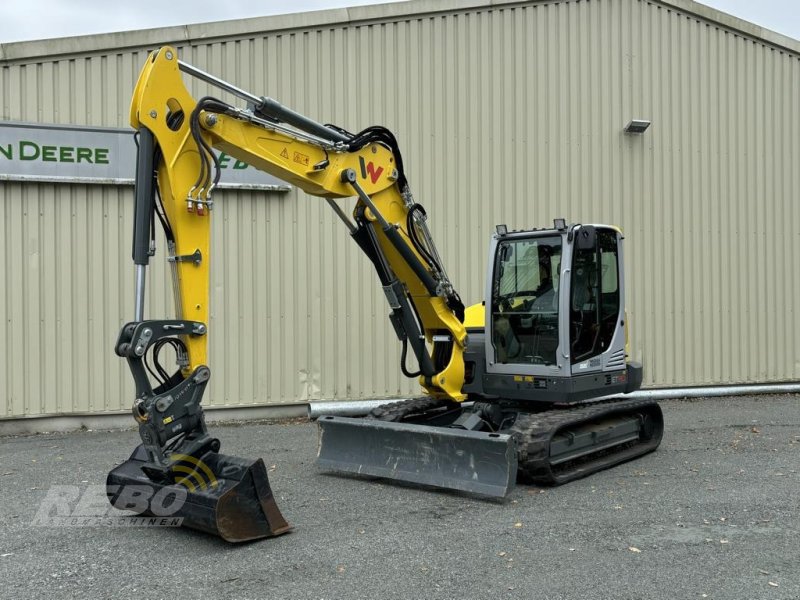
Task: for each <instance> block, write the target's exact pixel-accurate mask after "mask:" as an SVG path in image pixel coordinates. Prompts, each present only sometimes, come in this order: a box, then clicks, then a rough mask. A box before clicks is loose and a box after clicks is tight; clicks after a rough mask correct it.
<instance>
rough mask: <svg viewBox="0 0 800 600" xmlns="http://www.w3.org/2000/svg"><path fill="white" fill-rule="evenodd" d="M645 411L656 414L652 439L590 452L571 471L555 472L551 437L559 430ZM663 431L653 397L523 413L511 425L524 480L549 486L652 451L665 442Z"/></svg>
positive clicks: (658, 408) (520, 471)
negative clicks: (551, 459) (551, 456)
mask: <svg viewBox="0 0 800 600" xmlns="http://www.w3.org/2000/svg"><path fill="white" fill-rule="evenodd" d="M641 412H647V413H649V414H650V415H651V417H655V420H654V422H653V423H652V424H653V425H654V427H655V429H654V432H653V435H652V437H651V438H650V439H648V440H641V441H639V442H638V443H635V444H633V445H626V446H623V447H622V448H612V449H610V450H608V451H605V452H600V453H598V454H595V455H590V456H589V457H588V460H585V461H580V462H577V463H576V464H575V465H572V467H573V468H571V469H569V470H560V471H554V469H553V466H552V465H551V464H550V440H551V439H552V438H553V436H554V435H555V433H556V432H557V431H558V430H560V429H564V428H566V427H569V426H577V425H580V424H582V423H586V422H587V421H596V420H598V419H603V418H605V417H609V416H612V415H617V414H620V413H628V414H630V413H641ZM663 430H664V423H663V417H662V416H661V408H660V407H659V406H658V403H657V402H655V401H653V400H608V401H605V402H602V403H598V404H592V405H589V406H581V407H578V408H571V409H558V410H549V411H546V412H542V413H533V414H524V413H523V414H520V415H519V416H518V417H517V420H516V422H515V423H514V425H513V426H512V428H511V432H512V435H514V438H515V439H516V441H517V448H518V453H519V454H518V461H519V475H520V479H521V480H522V481H524V482H527V483H536V484H546V485H560V484H562V483H567V482H568V481H572V480H574V479H579V478H581V477H586V476H587V475H591V474H592V473H596V472H597V471H601V470H603V469H607V468H609V467H612V466H614V465H616V464H619V463H621V462H625V461H628V460H632V459H634V458H637V457H639V456H642V455H643V454H647V453H648V452H652V451H653V450H655V449H656V448H657V447H658V445H659V443H661V436H662V434H663Z"/></svg>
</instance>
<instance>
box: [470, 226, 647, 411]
mask: <svg viewBox="0 0 800 600" xmlns="http://www.w3.org/2000/svg"><path fill="white" fill-rule="evenodd" d="M622 239H623V238H622V235H621V233H620V231H619V230H618V229H616V228H614V227H611V226H608V225H577V224H575V225H569V226H567V225H566V224H565V222H564V220H563V219H557V220H556V222H555V225H554V227H553V228H552V229H538V230H537V229H535V230H530V231H512V232H509V231H508V230H507V229H506V228H505V226H498V228H497V233H496V234H495V235H494V236H493V237H492V243H491V245H490V249H489V274H488V277H487V290H486V302H485V311H486V316H485V324H486V330H485V336H484V344H485V350H484V351H485V373H483V387H484V390H485V392H487V393H492V394H497V395H500V396H502V395H504V392H505V393H508V392H510V391H511V390H512V389H513V390H514V392H515V393H514V394H513V396H514V397H518V396H519V392H520V391H524V390H526V389H529V390H530V396H531V399H537V400H539V399H545V400H549V401H561V402H564V401H577V400H580V399H585V398H589V397H596V396H598V395H602V393H605V392H606V390H605V389H600V388H609V389H608V390H607V392H608V393H616V392H619V391H632V390H631V389H628V388H629V387H631V386H630V384H629V382H628V372H629V365H627V364H626V360H625V358H626V354H625V343H626V334H625V306H624V288H623V277H622ZM630 367H632V368H633V369H634V370H635V369H638V371H636V372H635V373H633V380H634V381H632V382H630V383H633V384H635V388H633V389H636V388H638V385H640V382H641V368H640V367H638V366H637V365H632V366H630ZM637 379H638V382H637V381H635V380H637ZM598 390H599V392H600V393H598ZM509 395H510V396H512V394H510V393H509Z"/></svg>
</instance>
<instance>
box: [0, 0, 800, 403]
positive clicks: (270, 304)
mask: <svg viewBox="0 0 800 600" xmlns="http://www.w3.org/2000/svg"><path fill="white" fill-rule="evenodd" d="M163 44H173V45H175V46H177V48H178V50H179V54H180V57H181V59H182V60H184V61H187V62H190V63H192V64H194V65H196V66H198V67H200V68H202V69H204V70H206V71H209V72H211V73H213V74H215V75H217V76H220V77H222V78H223V79H226V80H228V81H231V82H233V83H235V84H237V85H238V86H239V87H242V88H245V89H247V90H249V91H252V92H254V93H258V94H263V95H267V96H271V97H273V98H276V99H278V100H279V101H281V102H282V103H283V104H285V105H287V106H289V107H291V108H293V109H295V110H297V111H299V112H302V113H304V114H306V115H308V116H310V117H312V118H315V119H317V120H320V121H322V122H332V123H336V124H338V125H340V126H343V127H345V128H347V129H349V130H351V131H355V130H359V129H361V128H364V127H367V126H369V125H372V124H383V125H386V126H387V127H389V128H390V129H392V130H393V131H394V132H395V133H396V134H397V136H398V138H399V141H400V144H401V148H402V149H403V152H404V159H405V161H406V165H407V172H408V175H409V180H410V183H411V186H412V189H413V190H414V192H415V196H416V198H417V200H418V201H419V202H421V203H422V204H423V205H424V206H425V207H426V208H427V210H428V213H429V216H430V219H431V225H432V229H433V233H434V237H435V238H436V239H437V242H438V245H439V250H440V252H441V254H442V257H443V259H444V262H445V266H446V268H447V269H448V272H449V274H450V276H451V278H452V279H453V281H454V282H455V284H456V286H457V287H458V289H459V290H460V293H461V295H462V297H463V298H464V299H465V301H467V302H475V301H480V300H481V296H482V292H483V282H484V278H485V263H486V247H487V243H488V239H489V235H490V233H491V232H492V231H493V229H494V226H495V224H497V223H506V224H508V225H509V227H511V228H528V227H532V226H545V225H548V224H549V223H551V222H552V218H553V217H560V216H565V217H567V218H568V219H569V220H571V221H582V222H610V223H614V224H618V225H620V226H622V228H623V230H624V231H625V234H626V244H627V248H626V258H627V265H626V269H627V277H628V284H627V289H628V297H627V301H628V313H629V318H630V321H631V325H632V327H631V349H632V358H633V359H636V360H641V361H642V362H643V363H644V364H645V385H648V386H671V385H681V386H684V385H702V384H728V383H743V382H777V381H787V380H793V379H797V378H800V341H798V338H800V336H799V335H798V334H799V333H800V330H799V328H798V317H799V315H798V305H797V300H796V299H797V298H799V297H800V273H799V272H798V269H797V268H796V259H795V257H794V248H795V247H797V245H798V243H799V242H800V207H798V192H797V190H798V189H800V169H798V167H797V165H798V164H800V115H798V112H800V111H798V106H800V43H798V42H796V41H794V40H791V39H788V38H785V37H783V36H780V35H777V34H774V33H771V32H766V31H762V30H760V29H759V28H757V27H756V26H753V25H751V24H748V23H745V22H743V21H739V20H737V19H734V18H732V17H728V16H727V15H723V14H722V13H719V12H716V11H714V10H711V9H708V8H706V7H703V6H701V5H698V4H695V3H693V2H690V1H688V0H670V1H663V2H661V1H656V0H652V1H646V0H559V1H555V0H554V1H529V2H502V1H495V2H491V3H487V2H483V3H479V2H475V1H469V0H450V1H444V2H436V1H432V0H415V1H412V2H405V3H397V4H390V5H378V6H371V7H359V8H353V9H346V10H345V9H342V10H331V11H324V12H319V13H307V14H299V15H290V16H283V17H270V18H258V19H248V20H242V21H232V22H222V23H214V24H204V25H191V26H186V27H176V28H169V29H161V30H149V31H141V32H131V33H125V34H109V35H101V36H91V37H82V38H69V39H62V40H49V41H42V42H26V43H18V44H9V45H4V46H2V47H0V103H1V106H2V113H1V114H0V117H1V118H2V120H14V121H28V122H41V123H61V124H66V123H71V124H78V125H101V126H109V127H123V126H126V125H127V116H128V115H127V113H128V107H129V101H130V94H131V92H132V89H133V85H134V83H135V80H136V77H137V75H138V71H139V69H140V67H141V65H142V63H143V61H144V60H145V57H146V55H147V51H148V50H150V49H153V48H156V47H158V46H160V45H163ZM191 89H192V91H193V93H194V94H195V95H197V96H199V95H201V94H203V93H206V92H207V91H209V90H208V89H207V88H206V87H205V86H204V85H197V84H193V86H192V87H191ZM223 97H224V96H223ZM224 99H226V100H228V101H233V99H232V98H229V97H224ZM634 118H644V119H648V120H651V121H652V125H651V126H650V128H649V129H648V130H647V131H646V132H645V133H644V134H643V135H639V136H633V135H626V134H624V133H623V127H624V126H625V124H626V123H627V122H628V121H630V120H631V119H634ZM0 177H1V175H0ZM0 196H2V208H0V232H2V237H3V242H2V244H3V247H2V257H0V281H2V282H3V284H4V289H3V292H2V293H0V337H2V339H3V340H5V343H3V344H0V417H20V416H36V415H53V414H71V413H87V412H91V413H101V412H117V411H122V410H126V409H127V407H128V406H129V405H130V403H131V401H132V399H133V386H132V382H131V381H130V375H129V373H128V372H127V367H126V365H125V364H124V361H122V360H121V359H119V358H117V357H116V356H115V355H114V353H113V350H112V348H113V344H114V341H115V339H116V335H117V333H118V330H119V328H120V326H121V324H122V323H124V322H125V321H126V320H128V319H130V318H131V317H132V315H133V268H132V264H131V261H130V235H131V233H130V232H131V226H132V225H131V220H132V197H133V194H132V188H131V187H128V186H114V185H78V184H58V183H34V182H9V181H0ZM217 200H218V203H217V209H215V212H214V213H213V220H214V224H213V244H214V253H215V254H214V256H213V263H212V289H211V294H212V302H211V311H212V317H211V322H210V340H211V355H210V366H211V369H212V381H211V385H210V396H209V398H207V400H206V404H209V405H214V406H249V405H264V404H285V403H296V402H305V401H309V400H317V399H358V398H368V397H393V396H403V395H407V394H411V393H414V392H415V391H416V389H417V386H416V383H415V382H414V381H408V380H406V379H405V378H404V377H403V376H402V375H401V373H400V369H399V344H398V343H397V341H396V338H395V336H394V334H393V332H392V330H391V327H390V325H389V322H388V319H387V318H386V314H387V312H388V308H387V306H386V301H385V299H384V297H383V294H382V291H381V289H380V286H379V285H378V283H377V279H376V278H375V276H374V274H373V271H372V267H371V266H370V265H369V263H368V261H367V260H366V259H365V257H363V256H362V255H361V253H360V251H359V250H358V248H357V247H356V246H355V244H353V243H352V241H351V240H349V239H348V236H347V235H346V231H345V229H344V228H343V227H342V225H341V223H340V222H339V221H338V219H337V218H336V217H335V215H334V214H333V213H332V212H331V211H330V209H329V208H328V207H327V206H326V205H325V203H324V202H322V201H321V200H320V199H317V198H313V197H310V196H307V195H305V194H303V193H301V192H299V191H297V190H293V191H291V192H289V193H288V194H287V193H284V194H280V193H266V194H265V193H256V192H249V191H235V192H234V191H226V192H222V193H220V195H219V196H218V198H217ZM342 205H343V206H344V205H345V203H342ZM350 206H351V203H347V205H346V209H347V210H349V208H350ZM163 262H164V252H163V244H161V245H160V246H159V254H158V255H157V256H156V258H155V260H154V261H153V269H151V272H152V274H151V276H150V282H151V285H150V287H149V304H148V306H147V314H146V316H149V317H157V316H165V315H170V314H171V312H172V306H171V291H170V288H169V286H168V285H167V278H166V269H165V268H164V266H163Z"/></svg>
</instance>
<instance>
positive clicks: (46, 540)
mask: <svg viewBox="0 0 800 600" xmlns="http://www.w3.org/2000/svg"><path fill="white" fill-rule="evenodd" d="M662 406H663V408H664V413H665V418H666V433H665V436H664V442H663V443H662V445H661V448H660V449H659V451H658V452H656V453H654V454H650V455H649V456H647V457H645V458H642V459H640V460H638V461H635V462H632V463H627V464H625V465H622V466H619V467H617V468H615V469H612V470H609V471H605V472H603V473H600V474H597V475H594V476H592V477H590V478H588V479H584V480H581V481H578V482H574V483H571V484H568V485H566V486H564V487H560V488H550V489H537V488H531V487H526V486H519V487H517V488H516V490H515V491H514V492H513V493H512V494H511V495H510V497H509V498H508V499H507V500H506V501H505V502H502V503H500V502H492V501H485V500H480V499H476V498H474V497H470V496H466V495H462V494H457V493H447V492H435V491H431V490H426V489H419V488H415V487H412V486H408V485H399V484H390V483H386V482H381V481H366V480H362V479H356V478H350V477H340V476H332V475H325V474H321V473H319V472H317V470H316V467H315V466H314V456H315V452H316V426H315V425H313V424H309V423H294V424H278V425H275V424H262V423H255V424H248V425H243V426H227V427H220V426H215V427H214V429H213V431H214V433H215V434H216V435H217V436H218V437H219V438H220V439H221V440H222V444H223V451H224V452H225V453H227V454H236V455H241V456H253V457H254V456H262V457H264V459H265V461H266V464H267V465H268V467H274V468H273V470H272V471H271V473H270V479H271V482H272V486H273V489H274V491H275V494H276V497H277V499H278V503H279V506H280V507H281V509H282V511H283V513H284V515H285V516H286V518H287V519H288V520H289V521H290V522H291V523H292V524H293V525H294V526H295V529H294V531H293V532H292V533H291V534H289V535H285V536H283V537H280V538H276V539H271V540H264V541H260V542H256V543H251V544H244V545H238V546H232V545H228V544H226V543H224V542H222V541H220V540H217V539H215V538H212V537H209V536H206V535H203V534H199V533H196V532H192V531H189V530H186V529H165V528H159V529H156V528H111V527H83V528H64V527H40V526H32V525H31V522H32V521H33V518H34V515H35V514H36V512H37V509H38V508H39V505H40V503H41V501H42V499H43V498H44V497H45V496H46V495H47V493H48V489H49V488H50V486H51V485H54V484H58V485H75V486H80V488H81V490H84V489H90V488H89V486H92V485H98V484H102V483H103V482H104V480H105V474H106V472H107V471H108V470H109V468H110V467H111V466H112V465H114V464H115V463H116V462H118V461H120V460H122V459H124V458H126V457H127V455H128V454H129V452H130V451H131V450H132V449H133V447H134V445H135V444H136V443H137V440H138V436H137V434H136V432H135V431H133V430H130V431H121V432H120V431H117V432H107V431H88V432H78V433H73V434H42V435H33V436H21V437H6V438H0V507H2V508H0V582H2V586H0V597H4V598H54V597H64V598H66V597H82V598H83V597H86V598H111V597H115V598H116V597H128V598H175V597H186V598H280V599H284V598H285V599H303V598H316V599H319V598H325V599H355V598H367V599H384V598H426V599H427V598H454V599H455V598H458V599H471V598H476V599H477V598H520V599H522V598H524V599H526V600H529V599H532V598H552V599H556V598H564V599H566V598H570V599H572V598H596V599H611V598H621V599H626V598H647V599H658V598H665V599H667V598H668V599H670V600H673V599H676V598H680V599H691V598H698V599H699V598H718V599H722V598H724V599H731V598H741V599H748V600H749V599H760V598H765V599H777V598H781V599H787V600H788V599H797V598H800V525H799V524H798V516H799V515H800V398H799V397H798V396H792V395H785V396H761V397H754V398H741V397H740V398H715V399H707V400H698V401H693V402H688V401H666V402H663V403H662Z"/></svg>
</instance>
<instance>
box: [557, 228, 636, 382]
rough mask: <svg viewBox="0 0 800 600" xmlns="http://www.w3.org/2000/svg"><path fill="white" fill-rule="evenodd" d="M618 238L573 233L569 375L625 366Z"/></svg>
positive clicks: (602, 231) (605, 232) (606, 232)
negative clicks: (574, 234)
mask: <svg viewBox="0 0 800 600" xmlns="http://www.w3.org/2000/svg"><path fill="white" fill-rule="evenodd" d="M621 239H622V237H621V235H620V234H619V232H618V231H617V230H615V229H612V228H610V227H594V226H582V227H580V228H579V229H578V230H577V232H576V240H575V246H574V249H573V254H572V266H571V269H570V272H571V286H570V288H571V289H570V297H569V315H568V320H569V356H570V364H571V365H572V374H573V375H579V374H585V373H591V372H594V371H602V370H611V369H615V368H620V367H624V365H625V328H624V300H623V299H624V295H623V289H622V277H621V271H620V265H621Z"/></svg>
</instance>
